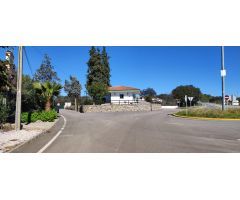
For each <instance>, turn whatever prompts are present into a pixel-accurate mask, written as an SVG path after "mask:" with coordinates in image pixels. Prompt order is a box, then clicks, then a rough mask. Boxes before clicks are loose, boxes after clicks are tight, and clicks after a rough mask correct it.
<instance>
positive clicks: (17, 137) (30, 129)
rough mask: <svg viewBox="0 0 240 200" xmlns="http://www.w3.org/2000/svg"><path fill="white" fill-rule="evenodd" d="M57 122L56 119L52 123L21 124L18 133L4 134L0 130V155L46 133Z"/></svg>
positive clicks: (8, 132)
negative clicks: (21, 126)
mask: <svg viewBox="0 0 240 200" xmlns="http://www.w3.org/2000/svg"><path fill="white" fill-rule="evenodd" d="M57 121H58V119H56V120H55V121H54V122H41V121H37V122H35V123H30V124H28V125H25V124H23V129H22V130H20V131H19V132H17V131H15V130H11V131H5V132H4V131H2V130H0V153H3V152H8V151H11V150H12V149H14V148H15V147H17V146H19V145H21V144H23V143H25V142H27V141H29V140H31V139H33V138H34V137H36V136H38V135H40V134H41V133H44V132H46V131H47V130H48V129H50V128H51V127H52V126H53V125H54V124H55V123H56V122H57Z"/></svg>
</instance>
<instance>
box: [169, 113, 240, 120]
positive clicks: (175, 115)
mask: <svg viewBox="0 0 240 200" xmlns="http://www.w3.org/2000/svg"><path fill="white" fill-rule="evenodd" d="M171 115H172V116H174V117H179V118H184V119H193V120H209V121H240V119H234V118H210V117H190V116H181V115H177V114H171Z"/></svg>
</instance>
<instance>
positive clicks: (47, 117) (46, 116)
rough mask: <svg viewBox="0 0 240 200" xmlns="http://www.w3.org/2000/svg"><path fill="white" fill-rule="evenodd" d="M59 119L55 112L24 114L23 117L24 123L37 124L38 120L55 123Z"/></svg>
mask: <svg viewBox="0 0 240 200" xmlns="http://www.w3.org/2000/svg"><path fill="white" fill-rule="evenodd" d="M56 118H57V112H56V111H55V110H50V111H38V112H23V113H22V115H21V122H22V123H30V122H36V121H38V120H40V121H43V122H53V121H54V120H55V119H56Z"/></svg>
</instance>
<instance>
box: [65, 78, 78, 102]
mask: <svg viewBox="0 0 240 200" xmlns="http://www.w3.org/2000/svg"><path fill="white" fill-rule="evenodd" d="M81 90H82V86H81V84H80V82H79V81H78V80H77V78H76V77H73V76H70V81H68V80H65V85H64V91H65V92H66V93H67V94H68V96H69V97H76V98H78V97H79V96H80V95H81Z"/></svg>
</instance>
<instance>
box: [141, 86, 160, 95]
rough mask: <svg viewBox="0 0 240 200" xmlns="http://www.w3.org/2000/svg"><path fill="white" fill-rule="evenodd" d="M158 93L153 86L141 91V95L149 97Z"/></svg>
mask: <svg viewBox="0 0 240 200" xmlns="http://www.w3.org/2000/svg"><path fill="white" fill-rule="evenodd" d="M156 95H157V93H156V91H155V90H154V89H153V88H147V89H144V90H142V91H141V96H143V97H147V96H150V97H154V96H156Z"/></svg>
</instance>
